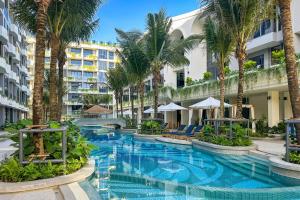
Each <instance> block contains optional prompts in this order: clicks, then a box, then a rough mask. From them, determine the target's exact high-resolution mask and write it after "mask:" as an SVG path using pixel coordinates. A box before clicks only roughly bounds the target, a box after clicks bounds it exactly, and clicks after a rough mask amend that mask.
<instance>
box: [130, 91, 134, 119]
mask: <svg viewBox="0 0 300 200" xmlns="http://www.w3.org/2000/svg"><path fill="white" fill-rule="evenodd" d="M133 88H134V87H130V103H131V121H132V122H133V121H134V100H133Z"/></svg>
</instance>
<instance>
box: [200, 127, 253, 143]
mask: <svg viewBox="0 0 300 200" xmlns="http://www.w3.org/2000/svg"><path fill="white" fill-rule="evenodd" d="M223 129H224V131H225V132H227V133H228V130H229V127H228V126H224V127H223ZM232 130H233V138H232V139H230V138H229V137H228V135H227V134H226V133H225V134H224V133H223V134H219V135H216V134H215V130H214V128H213V127H212V126H211V125H205V126H204V129H203V132H201V133H200V134H198V135H197V138H198V139H199V140H201V141H203V142H209V143H213V144H217V145H223V146H250V145H251V144H252V142H251V140H250V139H249V137H247V129H245V128H243V127H241V126H240V125H238V124H236V125H233V127H232Z"/></svg>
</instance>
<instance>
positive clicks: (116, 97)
mask: <svg viewBox="0 0 300 200" xmlns="http://www.w3.org/2000/svg"><path fill="white" fill-rule="evenodd" d="M115 100H116V109H117V118H118V117H119V113H118V110H119V98H118V92H116V91H115Z"/></svg>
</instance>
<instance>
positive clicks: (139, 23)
mask: <svg viewBox="0 0 300 200" xmlns="http://www.w3.org/2000/svg"><path fill="white" fill-rule="evenodd" d="M103 1H104V3H103V4H102V5H101V6H100V8H99V10H98V12H97V16H96V18H98V19H100V24H99V27H98V28H97V29H96V30H95V33H94V35H93V36H92V37H91V39H92V40H96V41H104V42H116V33H115V28H119V29H122V30H124V31H129V30H140V31H144V30H145V23H146V15H147V14H148V13H149V12H158V11H159V10H160V8H164V9H165V10H166V12H167V15H168V16H176V15H180V14H183V13H186V12H189V11H192V10H195V9H197V8H199V5H200V3H199V0H103Z"/></svg>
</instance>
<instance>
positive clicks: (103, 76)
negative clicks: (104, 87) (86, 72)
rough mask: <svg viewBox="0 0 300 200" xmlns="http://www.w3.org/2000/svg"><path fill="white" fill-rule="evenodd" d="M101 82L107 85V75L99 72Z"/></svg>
mask: <svg viewBox="0 0 300 200" xmlns="http://www.w3.org/2000/svg"><path fill="white" fill-rule="evenodd" d="M99 82H100V83H106V74H105V73H104V72H99Z"/></svg>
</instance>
